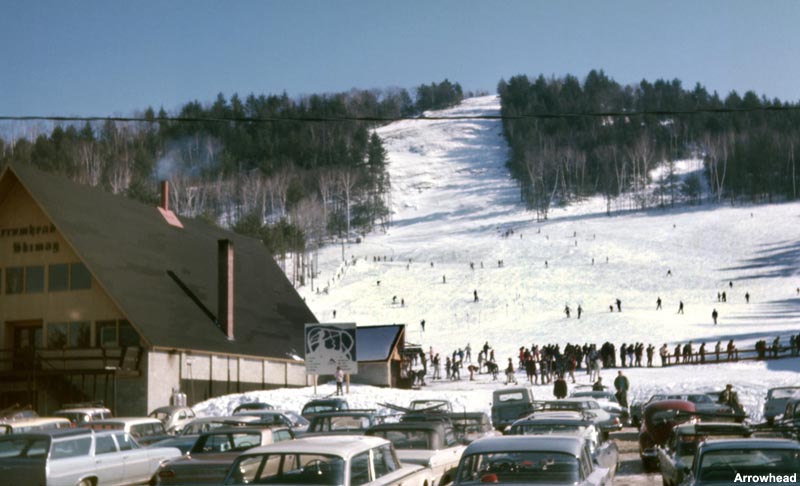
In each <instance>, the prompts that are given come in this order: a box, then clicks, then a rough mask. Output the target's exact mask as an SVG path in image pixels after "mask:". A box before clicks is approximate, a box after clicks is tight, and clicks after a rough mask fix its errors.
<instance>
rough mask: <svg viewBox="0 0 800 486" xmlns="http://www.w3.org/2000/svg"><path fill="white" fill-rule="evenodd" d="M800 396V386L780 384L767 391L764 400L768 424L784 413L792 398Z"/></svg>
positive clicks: (765, 417)
mask: <svg viewBox="0 0 800 486" xmlns="http://www.w3.org/2000/svg"><path fill="white" fill-rule="evenodd" d="M795 397H800V386H779V387H776V388H770V389H769V390H768V391H767V399H766V400H765V401H764V420H766V421H767V423H768V424H772V423H773V422H774V421H775V417H778V416H780V415H783V412H784V411H785V410H786V404H787V403H788V402H789V400H790V399H791V398H795Z"/></svg>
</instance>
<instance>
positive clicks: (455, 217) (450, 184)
mask: <svg viewBox="0 0 800 486" xmlns="http://www.w3.org/2000/svg"><path fill="white" fill-rule="evenodd" d="M499 114H500V100H499V98H498V97H496V96H484V97H480V98H471V99H467V100H465V101H464V102H463V103H462V104H460V105H459V106H457V107H454V108H449V109H447V110H442V111H435V112H427V113H426V115H428V116H485V115H499ZM378 134H379V135H380V136H381V138H382V139H383V141H384V145H385V148H386V150H387V152H388V159H389V165H388V169H389V173H390V177H391V180H392V195H391V197H392V211H393V213H394V217H393V228H394V229H398V230H400V229H403V228H406V227H408V226H414V231H415V232H416V233H418V234H419V233H420V232H423V233H424V232H430V231H433V232H436V231H439V230H440V228H441V224H442V223H443V222H446V223H447V224H448V225H452V226H457V227H459V228H460V229H462V230H474V229H475V228H481V227H485V228H487V229H488V228H491V227H492V225H495V224H504V223H508V222H509V220H510V217H511V219H513V216H514V215H516V216H517V217H519V216H521V215H522V214H523V212H524V208H523V207H522V205H521V204H520V201H519V196H518V194H519V189H518V188H517V186H516V184H515V182H514V181H513V180H512V179H511V177H510V175H509V173H508V170H507V169H506V167H505V161H506V159H507V157H508V150H507V146H506V142H505V139H504V138H503V136H502V125H501V123H500V121H499V120H478V119H476V120H457V121H453V120H430V121H420V120H406V121H401V122H398V123H393V124H391V125H388V126H386V127H383V128H381V129H379V130H378ZM512 213H513V214H512Z"/></svg>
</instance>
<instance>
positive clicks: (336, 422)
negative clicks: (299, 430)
mask: <svg viewBox="0 0 800 486" xmlns="http://www.w3.org/2000/svg"><path fill="white" fill-rule="evenodd" d="M369 427H370V421H369V417H364V416H361V417H359V416H339V417H322V418H320V417H317V419H315V420H314V423H313V424H312V425H311V432H322V431H330V430H366V429H368V428H369Z"/></svg>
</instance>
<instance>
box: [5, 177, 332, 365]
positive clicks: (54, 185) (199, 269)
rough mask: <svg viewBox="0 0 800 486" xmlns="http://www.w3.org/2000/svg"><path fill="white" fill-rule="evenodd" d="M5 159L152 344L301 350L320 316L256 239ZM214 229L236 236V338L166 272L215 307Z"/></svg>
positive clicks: (217, 234) (218, 234)
mask: <svg viewBox="0 0 800 486" xmlns="http://www.w3.org/2000/svg"><path fill="white" fill-rule="evenodd" d="M9 169H10V171H11V172H13V173H14V174H16V176H17V177H18V179H19V180H20V181H21V182H22V185H23V186H24V187H25V188H26V189H27V190H28V192H29V193H30V195H31V196H32V197H33V199H34V200H35V201H36V202H37V203H38V204H39V205H40V206H41V208H42V210H43V211H44V212H45V214H46V215H47V216H48V217H49V218H50V219H51V221H52V223H53V224H54V225H55V226H56V228H57V229H58V230H59V231H60V232H61V234H62V235H63V236H64V238H65V239H66V240H67V241H68V242H69V243H70V244H71V246H72V247H73V249H74V250H75V251H76V252H77V254H78V255H79V256H80V258H81V259H82V260H83V262H84V263H85V264H86V266H87V267H88V268H89V270H90V271H91V272H92V274H93V275H94V276H95V277H96V278H97V280H98V281H99V282H100V285H101V286H102V287H103V288H104V289H105V291H106V292H107V293H108V295H109V297H110V298H111V299H112V300H113V301H114V302H115V303H116V304H117V305H118V306H119V308H120V310H121V311H122V312H123V313H124V314H125V316H126V317H127V318H128V320H129V321H130V322H131V324H133V326H134V327H135V328H136V329H137V330H138V331H139V333H140V334H141V335H142V336H143V337H144V339H145V340H146V341H147V343H148V344H149V345H151V346H159V347H167V348H178V349H193V350H199V351H211V352H221V353H231V354H244V355H254V356H271V357H278V358H285V357H286V353H287V352H291V351H293V350H295V352H296V353H301V354H302V353H303V350H304V346H303V328H304V324H305V323H315V322H317V319H316V318H315V317H314V315H313V314H312V313H311V311H310V310H309V309H308V307H307V306H306V305H305V303H304V302H303V300H302V299H301V298H300V296H299V295H298V294H297V292H296V291H295V289H294V288H293V287H292V285H291V284H290V283H289V281H288V280H287V278H286V276H285V275H284V274H283V272H282V271H281V269H280V268H279V267H278V265H277V264H276V263H275V261H274V260H273V259H272V257H271V255H270V254H269V252H268V251H267V250H266V248H265V247H264V246H263V245H262V244H261V242H259V241H258V240H255V239H252V238H247V237H243V236H240V235H237V234H235V233H231V232H228V231H224V230H222V229H219V228H215V227H213V226H210V225H208V224H206V223H204V222H201V221H196V220H192V219H181V222H182V223H183V226H184V228H183V229H181V228H176V227H174V226H171V225H169V224H167V222H166V221H165V219H164V217H163V216H162V215H161V214H160V213H159V211H158V209H157V208H156V207H151V206H146V205H143V204H141V203H138V202H136V201H133V200H130V199H127V198H124V197H121V196H114V195H112V194H109V193H106V192H103V191H101V190H99V189H96V188H91V187H87V186H82V185H79V184H76V183H73V182H71V181H69V180H67V179H64V178H62V177H59V176H55V175H51V174H47V173H44V172H41V171H38V170H36V169H33V168H31V167H28V166H21V165H13V166H10V167H9ZM3 175H4V176H5V175H8V172H5V173H3ZM3 178H5V177H3ZM220 239H229V240H231V241H233V244H234V252H235V256H234V340H233V341H229V340H228V339H227V337H226V335H225V333H224V332H223V331H221V330H220V329H219V328H218V327H217V326H216V324H215V323H214V322H213V321H212V320H211V319H210V318H209V317H208V315H207V314H206V313H204V312H203V311H202V310H201V309H200V307H199V306H198V305H197V304H196V303H195V302H193V301H192V300H191V299H190V298H189V297H188V296H187V294H186V293H185V292H184V291H183V290H182V289H181V288H180V287H179V286H178V284H176V282H175V281H174V279H173V278H172V277H170V276H169V275H168V272H173V273H174V274H175V275H176V276H177V277H179V278H180V280H181V281H182V282H183V283H184V284H185V285H186V287H188V288H189V289H190V290H191V291H192V292H193V293H194V294H195V295H196V296H197V297H198V298H199V300H200V301H201V302H202V303H203V304H204V305H205V307H207V308H208V310H210V311H211V313H213V314H214V315H217V241H218V240H220Z"/></svg>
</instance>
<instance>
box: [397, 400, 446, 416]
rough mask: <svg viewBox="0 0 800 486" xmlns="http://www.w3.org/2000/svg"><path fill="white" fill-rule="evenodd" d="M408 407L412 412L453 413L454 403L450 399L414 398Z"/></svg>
mask: <svg viewBox="0 0 800 486" xmlns="http://www.w3.org/2000/svg"><path fill="white" fill-rule="evenodd" d="M408 409H409V410H410V411H412V412H433V411H435V412H442V413H453V404H452V403H450V400H438V399H432V400H412V401H411V403H410V404H409V405H408Z"/></svg>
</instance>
